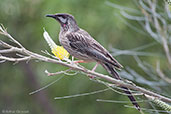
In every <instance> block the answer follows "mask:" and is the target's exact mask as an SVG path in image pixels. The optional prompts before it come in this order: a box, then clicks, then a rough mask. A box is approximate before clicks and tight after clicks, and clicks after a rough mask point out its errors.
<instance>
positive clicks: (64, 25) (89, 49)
mask: <svg viewBox="0 0 171 114" xmlns="http://www.w3.org/2000/svg"><path fill="white" fill-rule="evenodd" d="M46 17H51V18H53V19H55V20H56V21H58V22H59V23H60V33H59V42H60V44H61V45H62V46H63V47H64V48H65V49H66V50H67V51H68V52H69V53H70V55H71V56H73V57H75V58H77V59H79V60H78V61H77V63H81V62H84V63H86V62H87V63H88V62H96V63H97V64H96V65H95V66H94V68H93V69H92V70H93V71H94V70H95V69H96V67H97V66H98V64H100V65H102V66H103V67H104V68H105V69H106V70H107V71H108V73H109V74H110V75H111V76H112V77H113V78H115V79H117V80H122V79H121V77H120V76H119V74H118V73H117V71H116V69H122V68H123V66H122V65H121V64H120V63H119V62H118V61H117V60H116V59H115V58H114V57H113V56H112V55H111V54H110V53H109V52H108V51H107V50H106V49H105V48H104V47H103V46H102V45H101V44H100V43H98V42H97V41H96V40H95V39H94V38H93V37H92V36H91V35H90V34H89V33H88V32H87V31H85V30H83V29H81V28H80V27H79V26H78V25H77V22H76V20H75V18H74V16H72V15H71V14H68V13H56V14H47V15H46ZM121 88H123V91H124V92H125V93H126V94H127V95H128V98H129V99H130V101H131V102H132V104H133V105H134V106H135V108H136V109H137V110H139V111H140V106H139V104H138V103H137V102H136V99H135V98H134V96H133V95H132V94H131V92H130V90H129V89H128V88H127V87H121Z"/></svg>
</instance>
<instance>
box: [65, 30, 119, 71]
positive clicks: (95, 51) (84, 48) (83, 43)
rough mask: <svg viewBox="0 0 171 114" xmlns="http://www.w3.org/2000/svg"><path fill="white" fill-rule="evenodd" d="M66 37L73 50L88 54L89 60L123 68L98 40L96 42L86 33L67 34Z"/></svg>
mask: <svg viewBox="0 0 171 114" xmlns="http://www.w3.org/2000/svg"><path fill="white" fill-rule="evenodd" d="M66 37H67V38H68V40H69V42H70V43H69V44H70V46H71V48H72V49H74V50H77V51H78V52H80V53H81V54H86V56H89V58H92V59H94V60H96V61H99V62H103V63H109V64H111V65H114V66H115V67H116V68H121V67H122V66H121V65H120V64H119V63H118V62H117V61H116V60H115V59H114V58H113V57H112V56H111V55H110V53H109V52H108V51H107V50H106V49H105V48H103V47H102V46H101V45H100V44H99V43H98V42H97V41H96V40H94V39H93V38H92V37H91V36H90V35H88V34H87V33H86V32H85V34H84V32H75V33H71V34H67V35H66Z"/></svg>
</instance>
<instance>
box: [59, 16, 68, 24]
mask: <svg viewBox="0 0 171 114" xmlns="http://www.w3.org/2000/svg"><path fill="white" fill-rule="evenodd" d="M58 18H59V20H60V21H61V22H62V23H66V22H67V18H64V17H62V16H61V17H58Z"/></svg>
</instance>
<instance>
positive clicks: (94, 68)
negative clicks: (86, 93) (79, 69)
mask: <svg viewBox="0 0 171 114" xmlns="http://www.w3.org/2000/svg"><path fill="white" fill-rule="evenodd" d="M98 65H99V63H98V62H97V63H96V65H95V66H94V67H93V69H92V70H91V71H93V72H94V71H95V70H96V68H97V67H98ZM88 76H89V77H90V78H91V79H93V78H95V76H92V75H88Z"/></svg>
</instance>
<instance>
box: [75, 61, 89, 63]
mask: <svg viewBox="0 0 171 114" xmlns="http://www.w3.org/2000/svg"><path fill="white" fill-rule="evenodd" d="M74 63H88V61H84V60H78V61H74Z"/></svg>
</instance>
